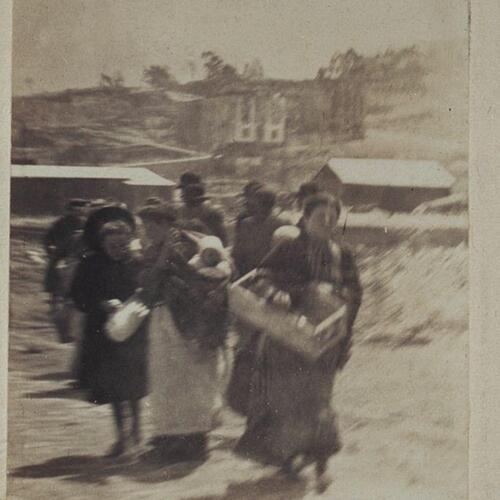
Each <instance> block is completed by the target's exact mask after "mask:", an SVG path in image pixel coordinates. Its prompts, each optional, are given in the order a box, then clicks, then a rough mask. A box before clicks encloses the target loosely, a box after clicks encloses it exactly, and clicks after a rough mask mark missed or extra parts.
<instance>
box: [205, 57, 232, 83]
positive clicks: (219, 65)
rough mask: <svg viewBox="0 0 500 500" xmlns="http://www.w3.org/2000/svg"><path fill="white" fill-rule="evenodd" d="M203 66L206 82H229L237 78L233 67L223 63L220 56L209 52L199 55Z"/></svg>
mask: <svg viewBox="0 0 500 500" xmlns="http://www.w3.org/2000/svg"><path fill="white" fill-rule="evenodd" d="M201 58H202V59H203V66H205V72H206V76H205V78H206V80H209V81H231V80H237V79H238V78H239V76H238V72H237V71H236V68H235V67H234V66H231V65H230V64H227V63H225V62H224V61H223V60H222V58H221V57H220V56H218V55H217V54H216V53H215V52H212V51H211V50H209V51H207V52H203V54H201Z"/></svg>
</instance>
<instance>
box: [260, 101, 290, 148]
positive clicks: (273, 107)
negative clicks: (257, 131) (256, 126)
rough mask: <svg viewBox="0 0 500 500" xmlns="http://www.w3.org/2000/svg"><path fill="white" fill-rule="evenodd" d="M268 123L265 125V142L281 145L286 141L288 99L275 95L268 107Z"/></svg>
mask: <svg viewBox="0 0 500 500" xmlns="http://www.w3.org/2000/svg"><path fill="white" fill-rule="evenodd" d="M266 108H267V113H266V123H265V125H264V141H265V142H269V143H274V144H281V143H283V142H284V141H285V125H286V99H285V97H283V96H281V95H280V94H274V95H273V96H272V97H271V98H270V99H269V101H268V102H267V105H266Z"/></svg>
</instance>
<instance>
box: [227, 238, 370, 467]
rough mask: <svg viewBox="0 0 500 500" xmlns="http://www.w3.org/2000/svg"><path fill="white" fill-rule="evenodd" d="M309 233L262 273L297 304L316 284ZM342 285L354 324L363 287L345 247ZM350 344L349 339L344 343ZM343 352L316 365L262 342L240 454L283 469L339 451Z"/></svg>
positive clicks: (283, 248) (274, 256) (269, 260)
mask: <svg viewBox="0 0 500 500" xmlns="http://www.w3.org/2000/svg"><path fill="white" fill-rule="evenodd" d="M307 248H308V237H307V236H306V234H305V233H301V235H300V236H299V237H298V238H297V239H295V240H291V241H285V242H283V243H282V244H281V245H279V246H278V247H276V248H275V249H274V250H273V251H272V252H271V253H270V254H269V255H268V256H267V257H266V258H265V259H264V261H263V262H262V263H261V265H260V266H259V268H267V269H269V270H272V271H273V274H274V276H275V279H276V284H277V285H278V286H279V287H280V288H282V289H284V290H287V291H288V292H289V293H290V296H291V299H292V303H293V302H294V301H298V299H299V298H300V296H301V294H302V293H303V291H304V290H305V287H306V285H307V284H308V283H310V282H311V281H312V280H313V276H312V271H311V270H310V269H309V266H308V259H307ZM336 265H338V268H336V270H338V271H339V272H338V273H335V274H336V275H337V276H339V277H340V279H339V281H340V282H339V283H332V284H334V285H335V287H336V288H337V289H338V290H339V291H340V292H341V294H342V295H343V296H344V297H345V298H346V299H347V301H348V304H349V311H350V312H349V315H350V325H349V330H350V331H351V329H352V323H353V322H354V318H355V316H356V313H357V310H358V308H359V304H360V303H361V295H362V293H361V285H360V283H359V279H358V272H357V269H356V266H355V262H354V258H353V256H352V253H351V252H350V251H349V250H348V249H347V247H345V246H341V252H340V260H339V261H337V264H336ZM346 342H347V343H348V342H349V339H348V340H347V341H346ZM344 356H345V351H344V349H342V348H341V349H339V350H337V349H335V350H334V351H332V352H328V353H325V355H323V356H322V357H320V358H319V359H318V360H316V361H314V362H313V361H310V360H307V359H305V358H303V357H302V356H301V355H299V354H298V353H296V352H294V351H292V350H291V349H288V348H287V347H285V346H283V345H282V344H281V343H279V342H278V341H275V340H273V339H271V338H264V339H263V341H262V344H261V349H259V352H258V354H257V356H256V360H255V365H254V367H253V370H252V378H251V381H250V387H249V388H248V393H249V400H248V403H247V406H246V407H245V408H244V409H245V413H246V415H247V428H246V431H245V433H244V435H243V436H242V438H241V439H240V441H239V443H238V445H237V447H236V451H237V453H239V454H242V455H244V456H246V457H249V458H254V459H256V460H259V461H263V462H265V463H271V464H275V465H283V464H284V463H285V462H286V461H287V460H289V459H291V458H292V457H294V456H295V455H297V454H302V455H304V456H305V457H306V458H308V459H311V460H324V459H326V458H328V457H329V456H330V455H332V454H334V453H336V452H338V451H339V449H340V448H341V443H340V440H339V437H338V432H337V426H336V422H335V414H334V411H333V408H332V406H331V397H332V391H333V383H334V377H335V372H336V370H337V368H338V367H339V364H340V363H342V358H343V357H344Z"/></svg>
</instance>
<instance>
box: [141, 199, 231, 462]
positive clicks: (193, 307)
mask: <svg viewBox="0 0 500 500" xmlns="http://www.w3.org/2000/svg"><path fill="white" fill-rule="evenodd" d="M139 217H140V218H141V220H142V222H143V225H144V230H145V233H146V237H147V239H148V241H149V246H148V247H147V248H146V250H145V252H144V259H145V263H144V265H145V269H144V271H143V274H142V278H141V282H142V284H143V299H144V301H145V303H146V304H147V305H148V306H149V307H150V308H151V309H152V312H151V317H150V321H149V333H150V357H149V363H150V364H149V367H150V377H151V378H150V380H151V406H152V414H153V423H154V432H155V435H156V438H155V444H156V453H155V454H154V458H155V460H165V461H183V460H197V459H202V458H204V457H205V455H206V451H207V434H208V432H209V431H210V430H211V429H212V424H213V412H214V407H215V404H216V400H217V396H218V392H219V383H218V373H217V350H218V348H219V347H220V345H221V342H222V338H223V335H224V332H225V329H226V328H227V326H226V323H227V322H226V319H227V310H226V309H227V308H226V304H225V288H224V286H223V283H222V282H220V283H219V281H218V273H217V272H215V271H217V269H215V268H214V269H213V270H214V273H213V274H214V276H212V277H211V278H207V280H208V281H210V279H212V280H213V282H216V285H217V286H214V289H216V293H215V294H214V295H215V296H216V298H219V299H220V300H219V302H217V300H215V302H213V303H211V304H209V303H208V302H209V301H208V298H209V297H211V298H213V297H214V295H213V294H210V293H208V291H207V289H206V285H207V281H203V282H199V281H197V278H198V277H199V275H200V271H201V270H202V269H205V268H203V267H201V268H200V269H198V267H200V266H196V267H197V268H196V269H195V267H193V266H192V263H193V260H192V259H193V258H194V257H195V255H196V252H197V251H198V247H197V245H196V244H194V243H193V242H192V241H190V240H189V239H188V238H187V237H186V235H185V233H183V232H181V231H180V230H179V229H178V228H177V227H176V215H175V211H174V209H173V208H172V207H170V206H169V205H161V206H149V207H148V206H147V207H144V208H143V209H142V210H140V211H139ZM194 260H196V261H197V259H194ZM209 274H211V273H209ZM219 284H221V285H222V287H221V289H218V290H217V288H218V285H219ZM218 294H220V295H218ZM214 304H215V305H214ZM210 305H214V307H213V308H210Z"/></svg>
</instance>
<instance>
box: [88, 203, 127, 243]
mask: <svg viewBox="0 0 500 500" xmlns="http://www.w3.org/2000/svg"><path fill="white" fill-rule="evenodd" d="M115 220H120V221H123V222H126V223H127V224H128V225H129V226H130V227H131V228H132V230H135V227H136V225H135V219H134V216H133V215H132V213H131V212H130V211H129V210H127V209H125V208H122V207H119V206H117V205H107V206H105V207H102V208H99V209H97V210H95V211H94V212H92V213H91V214H90V216H89V218H88V219H87V222H86V224H85V227H84V229H83V238H84V241H85V243H86V244H87V245H88V246H89V247H90V248H91V249H93V250H98V249H100V248H101V236H100V235H99V232H100V230H101V228H102V226H103V225H104V224H106V223H107V222H111V221H115Z"/></svg>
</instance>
